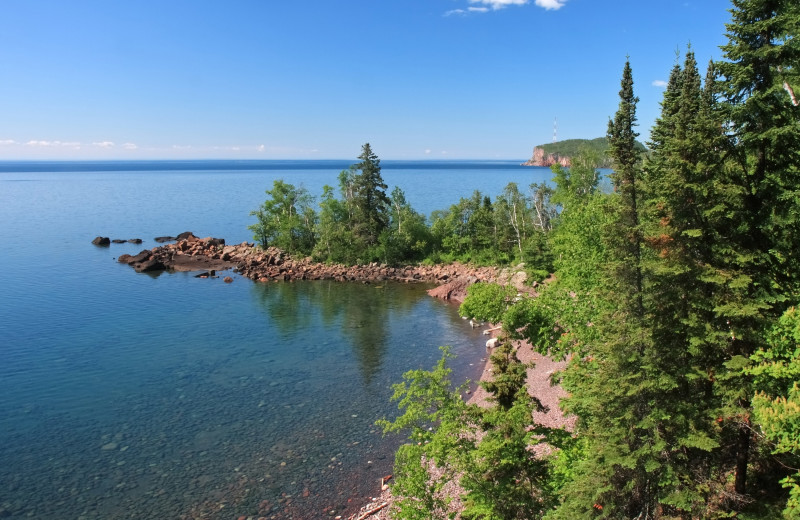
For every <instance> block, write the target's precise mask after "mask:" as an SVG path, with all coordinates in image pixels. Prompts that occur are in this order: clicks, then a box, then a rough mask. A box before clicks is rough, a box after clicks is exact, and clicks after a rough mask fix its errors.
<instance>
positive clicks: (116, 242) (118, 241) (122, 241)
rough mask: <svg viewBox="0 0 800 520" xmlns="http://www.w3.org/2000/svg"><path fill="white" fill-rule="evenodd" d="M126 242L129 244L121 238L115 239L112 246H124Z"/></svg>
mask: <svg viewBox="0 0 800 520" xmlns="http://www.w3.org/2000/svg"><path fill="white" fill-rule="evenodd" d="M125 242H127V240H123V239H121V238H115V239H114V240H112V241H111V243H112V244H124V243H125Z"/></svg>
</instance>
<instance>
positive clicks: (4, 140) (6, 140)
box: [0, 139, 17, 146]
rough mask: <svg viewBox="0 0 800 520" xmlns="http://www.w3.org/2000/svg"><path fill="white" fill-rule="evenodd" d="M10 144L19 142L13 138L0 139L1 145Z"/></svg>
mask: <svg viewBox="0 0 800 520" xmlns="http://www.w3.org/2000/svg"><path fill="white" fill-rule="evenodd" d="M10 144H17V142H16V141H15V140H13V139H0V145H3V146H8V145H10Z"/></svg>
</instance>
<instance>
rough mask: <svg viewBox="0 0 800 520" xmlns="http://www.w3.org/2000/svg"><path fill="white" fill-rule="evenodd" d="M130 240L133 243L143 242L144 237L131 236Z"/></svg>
mask: <svg viewBox="0 0 800 520" xmlns="http://www.w3.org/2000/svg"><path fill="white" fill-rule="evenodd" d="M128 242H130V243H131V244H141V243H142V239H141V238H129V239H128Z"/></svg>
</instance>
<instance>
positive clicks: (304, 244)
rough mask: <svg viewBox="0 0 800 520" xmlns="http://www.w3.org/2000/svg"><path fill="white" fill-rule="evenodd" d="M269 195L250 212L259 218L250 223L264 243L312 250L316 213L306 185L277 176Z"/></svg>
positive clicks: (300, 251) (256, 235)
mask: <svg viewBox="0 0 800 520" xmlns="http://www.w3.org/2000/svg"><path fill="white" fill-rule="evenodd" d="M267 195H269V198H268V199H267V200H266V201H265V202H264V204H262V206H261V207H260V208H259V209H257V210H255V211H253V212H252V213H250V214H251V215H254V216H255V217H256V218H257V219H258V220H257V222H256V223H255V224H253V225H251V226H249V229H250V230H251V231H253V233H254V237H253V238H254V239H255V240H256V242H258V243H259V245H261V247H267V246H276V247H279V248H281V249H283V250H285V251H288V252H289V253H301V254H308V253H310V252H311V249H312V248H313V246H314V227H315V225H316V218H317V217H316V213H315V212H314V210H313V208H312V207H311V204H312V202H313V198H312V197H311V195H309V193H308V191H307V190H306V189H305V188H303V187H300V188H296V187H295V186H293V185H291V184H288V183H286V182H284V181H282V180H276V181H275V182H274V183H273V187H272V189H271V190H267Z"/></svg>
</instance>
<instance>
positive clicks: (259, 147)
mask: <svg viewBox="0 0 800 520" xmlns="http://www.w3.org/2000/svg"><path fill="white" fill-rule="evenodd" d="M266 149H267V147H266V146H264V145H263V144H260V145H258V148H256V150H258V151H259V152H263V151H264V150H266Z"/></svg>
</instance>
